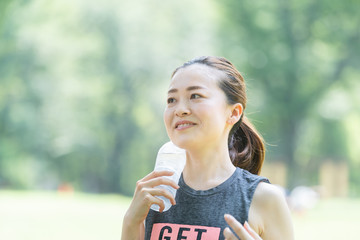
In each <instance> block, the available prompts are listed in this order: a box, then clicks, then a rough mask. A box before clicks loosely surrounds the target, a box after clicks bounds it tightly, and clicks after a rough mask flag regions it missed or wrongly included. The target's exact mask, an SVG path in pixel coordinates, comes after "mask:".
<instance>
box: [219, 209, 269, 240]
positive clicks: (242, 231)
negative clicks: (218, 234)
mask: <svg viewBox="0 0 360 240" xmlns="http://www.w3.org/2000/svg"><path fill="white" fill-rule="evenodd" d="M224 218H225V221H226V222H227V223H228V224H229V226H230V227H231V228H232V229H233V230H234V232H235V233H236V235H237V236H239V237H240V239H241V240H262V239H261V237H259V235H258V234H257V233H256V232H255V231H254V230H253V229H252V228H251V227H250V225H249V224H248V223H247V222H245V224H244V226H243V225H241V223H240V222H238V221H237V220H236V219H235V218H234V217H233V216H231V215H229V214H225V216H224ZM236 235H235V234H234V233H233V232H232V231H231V230H230V228H228V227H227V228H225V229H224V236H225V239H226V240H233V239H237V240H238V239H239V238H238V237H237V236H236Z"/></svg>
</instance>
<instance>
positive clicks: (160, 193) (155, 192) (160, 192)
mask: <svg viewBox="0 0 360 240" xmlns="http://www.w3.org/2000/svg"><path fill="white" fill-rule="evenodd" d="M148 192H149V193H150V194H151V195H152V196H163V197H166V198H168V199H169V200H170V202H171V204H172V205H175V204H176V201H175V198H174V195H172V194H171V192H169V191H167V190H166V189H163V188H151V189H149V190H148Z"/></svg>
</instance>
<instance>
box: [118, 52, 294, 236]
mask: <svg viewBox="0 0 360 240" xmlns="http://www.w3.org/2000/svg"><path fill="white" fill-rule="evenodd" d="M245 107H246V93H245V82H244V79H243V77H242V76H241V74H240V73H239V72H238V71H237V70H236V68H235V67H234V66H233V65H232V64H231V63H230V62H229V61H228V60H226V59H224V58H218V57H201V58H197V59H194V60H191V61H189V62H187V63H185V64H184V65H183V66H181V67H179V68H177V69H176V70H175V71H174V73H173V75H172V81H171V83H170V87H169V91H168V99H167V107H166V109H165V112H164V122H165V126H166V131H167V133H168V135H169V137H170V139H171V141H172V142H173V143H175V144H176V145H177V146H179V147H180V148H183V149H185V150H186V157H187V160H186V165H185V168H184V170H183V174H182V176H181V178H180V181H179V185H177V184H176V183H174V182H172V181H170V180H168V179H167V178H164V176H171V175H172V172H168V171H161V172H152V173H150V174H149V175H147V176H146V177H145V178H143V179H141V180H139V181H138V182H137V186H136V189H135V193H134V197H133V200H132V202H131V205H130V207H129V209H128V211H127V213H126V215H125V217H124V222H123V230H122V239H123V240H132V239H144V238H145V239H166V240H172V239H206V240H211V239H239V238H240V239H242V240H248V239H249V240H250V239H252V240H253V239H255V240H258V239H264V240H270V239H272V240H280V239H281V240H287V239H293V229H292V224H291V217H290V213H289V210H288V208H287V205H286V202H285V199H284V197H283V195H282V193H281V192H280V191H279V190H277V188H276V187H274V186H272V185H271V184H269V183H268V181H267V179H265V178H263V177H260V176H258V174H259V173H260V170H261V166H262V163H263V161H264V156H265V148H264V144H263V141H262V138H261V137H260V136H259V134H258V133H257V132H256V130H255V128H254V127H253V126H252V125H251V124H250V122H249V121H248V120H247V118H246V117H245V116H244V110H245ZM161 184H167V185H170V186H172V187H174V188H176V189H178V190H177V195H176V199H174V197H173V196H172V195H171V194H170V193H169V192H167V191H164V190H161V189H159V188H155V187H156V186H158V185H161ZM156 196H164V197H167V198H169V199H170V201H171V203H172V204H173V206H172V207H171V208H170V210H168V211H166V212H161V211H162V209H164V204H163V202H162V201H161V200H160V199H158V198H157V197H156ZM152 204H158V205H159V206H160V212H155V211H153V210H150V206H151V205H152ZM144 223H145V224H144Z"/></svg>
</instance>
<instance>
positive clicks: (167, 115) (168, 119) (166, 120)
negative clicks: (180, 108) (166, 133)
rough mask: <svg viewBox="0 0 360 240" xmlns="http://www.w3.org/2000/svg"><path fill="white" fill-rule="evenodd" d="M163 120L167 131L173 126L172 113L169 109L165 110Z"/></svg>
mask: <svg viewBox="0 0 360 240" xmlns="http://www.w3.org/2000/svg"><path fill="white" fill-rule="evenodd" d="M163 119H164V123H165V127H166V129H168V128H169V127H170V125H171V113H170V111H169V109H165V111H164V116H163Z"/></svg>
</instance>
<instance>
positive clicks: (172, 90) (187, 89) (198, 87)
mask: <svg viewBox="0 0 360 240" xmlns="http://www.w3.org/2000/svg"><path fill="white" fill-rule="evenodd" d="M197 89H205V88H204V87H201V86H190V87H188V88H186V91H193V90H197ZM177 91H178V90H177V89H176V88H172V89H170V90H169V91H168V93H175V92H177Z"/></svg>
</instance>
